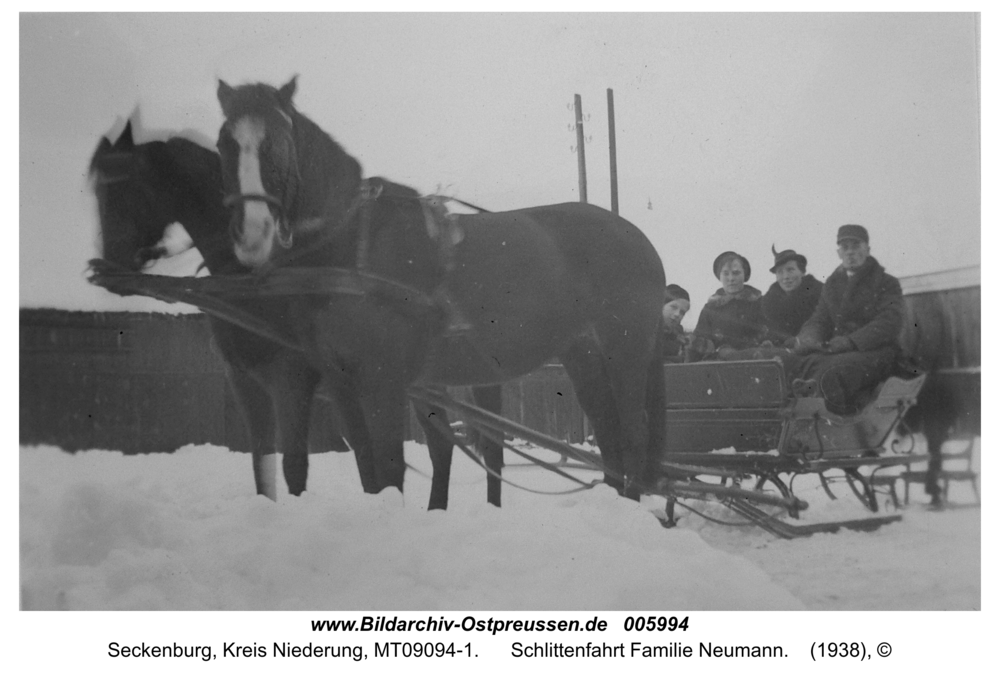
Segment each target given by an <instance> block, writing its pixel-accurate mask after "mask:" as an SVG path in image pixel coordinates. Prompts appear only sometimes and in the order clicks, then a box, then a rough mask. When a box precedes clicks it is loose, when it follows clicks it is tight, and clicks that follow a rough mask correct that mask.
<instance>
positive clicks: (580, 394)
mask: <svg viewBox="0 0 1000 675" xmlns="http://www.w3.org/2000/svg"><path fill="white" fill-rule="evenodd" d="M560 358H561V360H562V364H563V367H564V368H565V369H566V374H567V375H569V379H570V381H571V382H572V383H573V392H574V393H575V394H576V398H577V400H578V401H579V402H580V407H581V408H583V412H584V414H586V415H587V419H588V420H590V425H591V426H592V427H593V428H594V439H595V440H596V442H597V447H598V449H600V451H601V460H602V461H603V462H604V482H605V483H606V484H607V485H609V486H611V487H613V488H614V489H615V490H617V491H618V492H619V493H621V492H622V491H623V490H624V489H625V481H624V476H625V468H624V465H623V464H622V458H621V448H620V443H621V428H620V426H619V424H618V415H617V413H616V411H615V400H614V395H613V392H612V390H611V385H610V382H609V381H608V376H607V373H606V372H605V370H604V359H603V358H602V357H601V355H600V352H599V348H598V345H597V344H596V343H595V342H591V341H589V340H587V341H582V342H578V343H574V344H573V345H571V346H570V348H569V349H568V350H567V351H566V352H565V353H564V354H563V355H562V356H561V357H560Z"/></svg>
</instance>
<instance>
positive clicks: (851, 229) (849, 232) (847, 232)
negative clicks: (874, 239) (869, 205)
mask: <svg viewBox="0 0 1000 675" xmlns="http://www.w3.org/2000/svg"><path fill="white" fill-rule="evenodd" d="M845 239H857V240H858V241H863V242H864V243H866V244H867V243H868V230H866V229H865V228H864V227H862V226H861V225H841V226H840V228H839V229H838V230H837V243H838V244H839V243H840V242H842V241H843V240H845Z"/></svg>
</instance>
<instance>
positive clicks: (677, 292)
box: [663, 284, 691, 305]
mask: <svg viewBox="0 0 1000 675" xmlns="http://www.w3.org/2000/svg"><path fill="white" fill-rule="evenodd" d="M674 300H687V301H688V302H691V296H690V295H689V294H688V292H687V291H685V290H684V289H683V288H681V287H680V286H678V285H677V284H669V285H668V286H667V290H666V292H664V294H663V304H664V305H665V304H667V303H668V302H673V301H674Z"/></svg>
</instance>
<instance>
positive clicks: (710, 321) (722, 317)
mask: <svg viewBox="0 0 1000 675" xmlns="http://www.w3.org/2000/svg"><path fill="white" fill-rule="evenodd" d="M712 271H713V272H715V278H716V279H718V280H719V281H721V282H722V288H720V289H719V290H717V291H716V292H715V293H714V294H713V295H712V297H710V298H709V299H708V302H707V303H705V307H704V308H703V309H702V310H701V315H700V316H699V317H698V325H697V326H696V327H695V329H694V333H695V336H696V346H695V349H697V351H699V352H701V355H702V357H703V358H704V357H712V356H715V357H717V358H722V359H725V358H734V357H738V355H737V354H735V353H734V352H736V351H737V350H742V349H751V348H753V347H757V346H758V345H759V344H760V342H761V341H762V340H763V339H764V337H765V335H766V334H767V327H766V326H765V324H764V313H763V311H762V310H761V293H760V291H759V290H757V289H756V288H754V287H753V286H750V285H748V284H747V283H746V282H747V281H748V280H749V279H750V262H749V261H748V260H747V259H746V258H744V257H743V256H741V255H740V254H739V253H735V252H734V251H726V252H725V253H722V254H720V255H719V257H717V258H716V259H715V262H714V263H713V264H712Z"/></svg>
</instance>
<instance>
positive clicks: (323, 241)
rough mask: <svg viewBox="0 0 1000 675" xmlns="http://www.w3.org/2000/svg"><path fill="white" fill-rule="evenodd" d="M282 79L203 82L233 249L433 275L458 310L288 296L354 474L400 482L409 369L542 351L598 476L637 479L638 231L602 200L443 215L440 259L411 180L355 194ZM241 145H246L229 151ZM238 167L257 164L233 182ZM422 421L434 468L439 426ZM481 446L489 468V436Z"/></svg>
mask: <svg viewBox="0 0 1000 675" xmlns="http://www.w3.org/2000/svg"><path fill="white" fill-rule="evenodd" d="M293 93H294V80H293V81H292V82H290V83H289V84H288V85H286V86H285V87H283V88H282V89H281V90H276V89H274V88H272V87H269V86H266V85H247V86H243V87H239V88H236V89H233V88H231V87H228V85H226V84H224V83H220V86H219V100H220V103H221V104H222V108H223V113H224V114H225V116H226V123H225V124H224V125H223V128H222V130H221V131H220V136H219V144H218V147H219V151H220V155H221V157H222V165H223V182H224V185H225V189H226V194H227V198H226V199H227V202H228V203H230V204H232V205H233V206H234V207H235V208H234V210H233V218H232V221H231V231H232V233H233V235H234V240H235V243H236V249H235V250H236V252H237V257H239V258H240V259H241V260H242V261H243V262H245V263H246V264H249V265H251V266H259V267H265V268H266V267H268V266H272V265H277V266H282V265H295V266H300V265H302V266H316V265H332V266H337V267H356V266H363V267H365V268H366V269H368V270H370V271H371V272H374V273H377V274H380V275H383V276H386V277H389V278H392V279H394V280H397V281H400V282H402V283H405V284H408V285H410V286H412V287H414V288H415V289H419V290H421V291H423V292H424V293H427V294H433V293H435V292H436V291H440V290H441V289H442V288H443V289H444V291H445V292H446V293H447V294H448V296H450V297H451V298H452V299H453V301H454V302H455V303H456V305H457V306H458V307H460V309H461V311H462V312H463V313H464V315H465V316H466V317H467V318H468V319H469V321H470V322H471V323H472V326H473V328H472V330H471V332H470V333H469V335H468V336H466V337H464V338H462V337H459V338H455V337H451V338H449V337H447V336H445V335H444V334H443V333H444V327H445V324H446V321H445V316H444V313H443V312H442V313H424V314H417V313H414V312H408V311H406V310H405V308H400V307H398V306H397V307H393V306H381V305H376V304H373V303H372V302H370V301H368V300H366V299H363V298H355V297H337V296H332V297H328V298H301V299H297V300H294V301H292V302H290V303H289V310H290V318H291V323H290V325H292V326H293V327H294V329H295V331H296V333H297V335H298V339H299V340H300V341H301V342H302V343H303V344H305V345H307V352H308V353H309V354H310V359H311V361H312V363H313V364H314V366H315V367H316V368H317V369H319V370H322V371H323V372H324V374H325V375H326V376H327V377H328V379H329V380H330V382H331V384H332V385H333V386H334V387H335V388H338V387H339V388H341V389H342V390H343V391H344V392H345V393H346V394H348V395H347V396H346V397H345V400H346V401H348V402H350V403H351V404H352V405H353V406H355V407H353V409H352V410H351V411H349V414H348V415H347V417H349V418H350V419H351V420H352V422H351V423H349V426H350V427H352V428H350V429H348V432H349V440H351V444H352V446H353V447H354V448H355V451H356V453H357V455H358V465H359V469H360V470H361V473H362V482H363V483H364V484H365V487H366V489H373V490H377V489H380V488H382V487H384V486H396V487H398V488H399V489H402V485H403V471H404V466H403V462H402V438H403V436H402V421H403V412H404V405H405V396H406V394H405V392H406V389H407V387H408V386H409V385H411V384H413V383H415V382H416V383H426V384H431V385H435V386H444V385H495V384H497V383H500V382H503V381H505V380H509V379H511V378H513V377H517V376H520V375H523V374H526V373H528V372H530V371H531V370H533V369H535V368H536V367H538V366H539V365H541V364H542V363H543V362H544V361H545V360H547V359H549V358H551V357H556V356H557V357H559V358H560V360H561V361H562V362H563V364H564V366H565V367H566V370H567V372H568V374H569V376H570V378H571V379H572V381H573V384H574V388H575V391H576V393H577V396H578V399H579V400H580V403H581V405H582V407H583V409H584V411H585V412H586V414H587V416H588V418H589V419H590V420H591V423H592V424H593V426H594V429H595V434H596V437H597V441H598V445H599V447H600V449H601V453H602V456H603V458H604V461H605V466H606V474H605V477H606V480H608V482H611V483H613V484H615V485H616V486H617V487H619V488H620V489H625V490H626V492H628V493H629V494H630V496H637V495H638V491H639V489H640V486H641V482H642V480H643V478H644V476H645V472H646V470H647V458H648V457H649V454H650V453H649V447H656V448H659V445H660V444H661V443H662V433H663V432H662V426H663V405H662V387H663V382H662V371H661V370H660V367H659V365H660V364H659V360H658V359H657V358H656V354H657V351H656V340H657V335H658V333H659V331H658V325H659V321H660V318H659V317H660V307H661V305H662V292H663V287H664V275H663V268H662V264H661V262H660V259H659V256H658V255H657V254H656V252H655V250H654V249H653V247H652V245H651V244H650V243H649V241H648V240H647V239H646V238H645V237H644V236H643V235H642V233H641V232H640V231H639V230H638V229H637V228H635V227H634V226H633V225H631V224H630V223H628V222H627V221H625V220H624V219H622V218H619V217H618V216H616V215H614V214H611V213H609V212H607V211H605V210H603V209H600V208H597V207H594V206H588V205H585V204H577V203H569V204H557V205H552V206H542V207H536V208H529V209H522V210H518V211H511V212H506V213H498V214H481V215H470V216H461V217H459V219H458V225H459V229H460V230H461V231H462V232H463V234H464V239H463V240H462V242H461V243H460V244H459V245H458V246H456V247H455V251H454V264H453V265H451V266H449V265H445V264H443V263H442V256H441V254H440V251H439V244H438V242H436V241H434V240H433V239H432V238H431V237H429V236H428V228H427V225H426V221H425V218H426V213H425V210H424V208H423V205H422V203H421V202H420V201H419V199H417V195H416V193H414V192H412V191H411V190H409V189H408V188H403V187H402V186H397V185H394V184H391V183H380V184H381V185H382V187H383V195H382V196H381V197H379V198H378V199H364V198H363V197H360V196H359V195H360V194H362V193H361V192H360V191H361V190H362V187H363V183H362V179H361V171H360V166H359V165H358V163H357V162H356V161H355V160H354V159H353V158H351V157H350V156H349V155H347V153H345V152H344V151H343V149H342V148H341V147H340V146H339V145H338V144H337V143H336V142H334V141H333V140H332V139H331V138H330V137H329V136H327V135H326V134H325V133H324V132H322V131H321V130H320V129H319V128H318V127H317V126H316V125H315V124H314V123H313V122H311V121H310V120H309V119H308V118H306V117H304V116H302V115H301V114H299V113H298V112H297V111H296V110H295V108H294V106H292V104H291V97H292V95H293ZM248 149H250V150H252V151H253V152H255V153H257V154H255V155H254V158H253V160H252V161H251V162H250V163H249V164H245V165H244V166H242V167H241V166H240V161H244V162H246V161H247V160H246V159H245V158H246V157H247V155H248V152H247V151H248ZM241 158H244V159H242V160H241ZM248 166H249V167H253V168H254V170H258V171H259V175H255V176H253V180H249V181H248V178H247V174H248V171H247V167H248ZM244 181H245V182H246V183H247V184H242V183H241V182H244ZM248 185H249V187H248ZM366 223H367V225H366ZM366 231H367V235H365V234H363V233H364V232H366ZM650 375H653V376H652V377H649V376H650ZM493 391H496V390H495V389H494V390H493ZM435 412H437V413H438V414H441V411H435ZM442 417H443V414H442ZM425 429H426V430H427V432H428V441H429V443H428V444H429V446H430V449H431V457H432V461H433V462H434V466H435V479H437V476H438V473H439V467H441V468H442V471H441V473H442V474H443V475H446V471H445V470H444V465H445V464H446V462H450V456H451V443H450V442H447V441H443V440H442V437H441V436H440V434H439V433H438V432H437V431H436V430H435V429H434V428H432V427H425ZM487 460H488V463H490V464H491V465H492V466H494V468H497V469H498V468H499V465H500V462H499V452H498V451H497V453H496V455H495V456H493V457H492V458H491V457H488V458H487ZM285 469H286V480H287V481H288V482H289V485H290V486H291V485H292V484H293V483H294V484H296V485H302V486H303V487H304V485H305V470H306V464H305V462H304V461H302V462H298V463H290V462H288V461H286V463H285ZM289 469H293V470H298V471H300V472H301V476H299V475H294V476H290V475H289V473H288V472H289ZM496 498H497V499H496V501H495V503H498V501H499V492H498V491H497V493H496ZM491 501H493V495H492V494H491Z"/></svg>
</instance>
